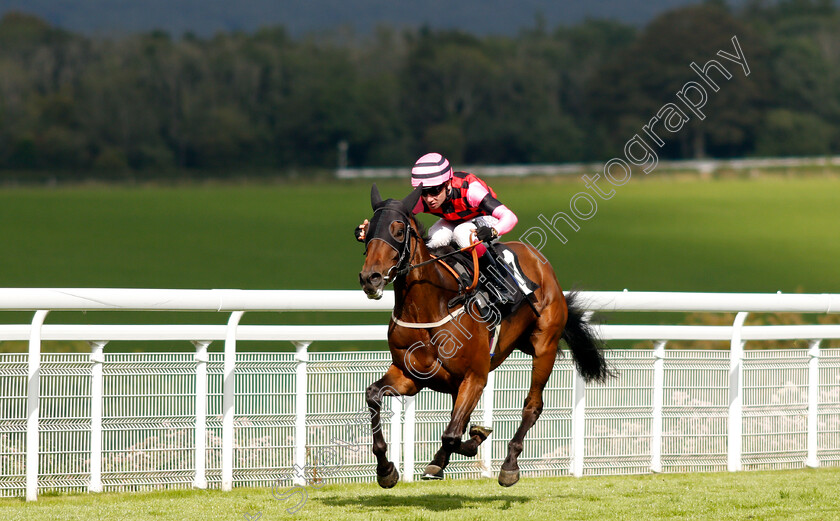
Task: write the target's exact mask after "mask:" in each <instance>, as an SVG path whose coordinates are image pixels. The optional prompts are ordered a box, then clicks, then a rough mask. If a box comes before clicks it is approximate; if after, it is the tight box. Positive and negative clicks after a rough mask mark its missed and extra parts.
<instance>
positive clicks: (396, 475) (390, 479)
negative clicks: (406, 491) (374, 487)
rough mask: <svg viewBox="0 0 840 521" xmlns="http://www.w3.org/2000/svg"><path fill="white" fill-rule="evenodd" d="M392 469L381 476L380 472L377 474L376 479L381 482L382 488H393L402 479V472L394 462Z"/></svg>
mask: <svg viewBox="0 0 840 521" xmlns="http://www.w3.org/2000/svg"><path fill="white" fill-rule="evenodd" d="M390 465H391V471H390V472H389V473H388V474H386V475H384V476H380V475H379V474H377V475H376V481H377V483H379V486H380V487H382V488H393V486H394V485H396V484H397V483H398V482H399V481H400V472H399V471H398V470H397V468H396V467H394V464H393V463H391V464H390Z"/></svg>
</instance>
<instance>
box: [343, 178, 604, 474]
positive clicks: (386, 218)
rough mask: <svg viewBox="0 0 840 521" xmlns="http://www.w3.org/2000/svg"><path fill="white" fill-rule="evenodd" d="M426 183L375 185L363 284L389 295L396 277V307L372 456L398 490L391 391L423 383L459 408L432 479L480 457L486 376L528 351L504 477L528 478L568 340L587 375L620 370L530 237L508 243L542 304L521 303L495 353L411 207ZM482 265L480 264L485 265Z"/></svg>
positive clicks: (374, 391)
mask: <svg viewBox="0 0 840 521" xmlns="http://www.w3.org/2000/svg"><path fill="white" fill-rule="evenodd" d="M420 193H421V188H420V187H418V188H416V189H415V190H414V191H412V192H411V193H410V194H409V195H408V196H407V197H405V198H404V199H402V200H394V199H387V200H385V201H383V200H382V197H381V196H380V195H379V190H378V189H377V187H376V185H375V184H374V185H373V187H372V188H371V206H372V208H373V211H374V213H373V217H371V219H370V222H369V223H368V224H367V226H366V228H365V230H364V232H365V246H366V248H365V262H364V265H363V266H362V270H361V272H360V273H359V283H360V284H361V286H362V289H363V290H364V292H365V293H366V294H367V295H368V297H369V298H373V299H378V298H381V297H382V294H383V290H384V288H385V286H386V285H387V284H388V283H391V282H393V284H394V297H395V304H394V311H393V313H392V315H391V321H390V323H389V325H388V347H389V349H390V351H391V365H390V367H389V368H388V370H387V371H386V372H385V375H384V376H382V378H380V379H379V380H377V381H376V382H374V383H373V384H371V385H370V386H369V387H368V388H367V391H366V400H367V404H368V407H369V408H370V414H371V427H372V429H373V454H374V455H375V456H376V462H377V463H376V475H377V481H378V483H379V485H380V486H381V487H383V488H391V487H393V486H394V485H396V483H397V482H398V481H399V477H400V476H399V472H398V471H397V469H396V468H395V467H394V464H393V463H391V462H390V461H388V458H387V456H386V454H387V445H386V443H385V438H384V436H383V434H382V430H381V428H380V427H381V424H380V410H381V406H382V398H383V397H384V396H414V395H416V394H417V393H418V392H420V390H421V389H424V388H430V389H432V390H434V391H437V392H441V393H446V394H449V395H451V396H452V399H453V402H454V403H453V408H452V415H451V419H450V421H449V424H448V425H447V427H446V429H445V430H444V432H443V435H442V437H441V447H440V449H439V450H438V451H437V453H436V454H435V456H434V458H433V460H432V461H431V462H430V463H429V465H428V466H427V467H426V472H425V476H424V477H428V478H442V477H443V469H444V468H446V465H447V464H448V463H449V458H450V455H451V454H452V453H453V452H454V453H457V454H462V455H464V456H467V457H472V456H475V455H476V454H477V452H478V446H479V445H480V444H481V442H483V441H484V440H485V439H486V437H487V435H489V433H490V430H489V429H487V428H483V427H478V426H476V427H473V428H472V429H470V438H469V439H468V440H466V441H463V442H462V440H461V438H462V436H463V434H464V431H465V429H466V426H467V424H468V423H469V420H470V415H471V414H472V412H473V410H474V409H475V407H476V405H477V403H478V400H479V398H480V397H481V394H482V391H483V389H484V386H485V384H486V382H487V375H488V373H489V372H490V371H492V370H494V369H495V368H496V367H498V366H499V365H500V364H501V363H502V362H504V360H505V359H506V358H507V357H508V356H509V355H510V354H511V353H512V352H513V350H514V349H519V350H520V351H523V352H525V353H527V354H528V355H530V356H532V357H533V366H532V369H531V386H530V390H529V391H528V395H527V397H526V398H525V406H524V408H523V410H522V422H521V423H520V425H519V428H518V429H517V431H516V433H515V434H514V436H513V439H511V440H510V443H508V454H507V458H506V459H505V461H504V463H503V464H502V467H501V471H500V472H499V477H498V479H499V484H500V485H502V486H511V485H514V484H515V483H516V482H517V481H519V464H518V462H517V460H518V458H519V455H520V454H521V452H522V448H523V440H524V438H525V434H526V433H527V432H528V430H529V429H530V428H531V427H532V426H533V425H534V423H535V422H536V421H537V418H539V416H540V413H541V412H542V409H543V398H542V393H543V388H544V387H545V385H546V382H548V378H549V376H550V375H551V371H552V369H553V368H554V361H555V358H556V357H557V353H558V344H559V341H560V339H561V338H562V339H564V340H565V341H566V343H567V344H568V346H569V347H570V348H571V351H572V356H573V359H574V362H575V364H576V366H577V369H578V371H579V372H580V374H581V375H582V376H583V378H584V379H586V380H587V381H591V380H596V381H603V380H605V379H606V378H607V377H608V376H610V375H611V371H610V370H609V368H608V367H607V364H606V362H605V360H604V357H603V353H602V352H601V347H602V346H601V343H600V341H599V340H598V339H597V337H596V336H595V335H594V334H593V331H592V330H591V329H590V327H589V324H588V323H587V322H586V321H585V320H584V319H583V316H582V314H581V312H580V310H578V309H576V308H575V307H574V305H573V304H574V302H573V298H570V297H564V295H563V291H562V289H561V288H560V285H559V283H558V282H557V277H556V276H555V274H554V270H553V269H552V268H551V266H550V264H549V263H548V262H547V261H546V260H545V258H544V257H542V254H540V253H539V252H538V251H537V250H535V249H533V248H532V247H531V246H529V245H526V244H523V243H521V242H508V243H505V244H506V245H507V246H508V247H509V248H510V249H512V250H513V251H514V252H515V253H516V255H517V256H518V258H519V262H520V265H521V268H522V270H523V271H524V273H525V275H526V276H527V277H528V278H530V279H531V280H532V281H534V282H536V283H537V284H539V286H540V287H539V289H538V290H537V291H536V302H535V303H534V306H533V307H529V306H520V307H519V308H518V309H517V310H516V311H515V312H514V313H513V314H511V315H510V316H508V317H507V318H505V319H504V320H503V321H502V322H501V328H500V330H499V333H498V338H497V339H496V351H495V353H494V354H493V355H492V356H491V353H490V342H491V332H492V329H493V328H492V327H491V328H488V327H487V323H486V321H485V320H482V318H481V317H480V316H476V315H477V313H473V312H470V310H469V309H467V312H464V308H465V307H468V306H469V303H467V304H464V305H462V306H461V308H459V309H458V310H453V311H451V312H450V310H449V309H448V306H447V303H448V302H449V301H450V299H452V298H453V297H455V296H457V295H458V293H459V286H458V282H457V281H456V279H455V277H454V276H453V275H452V274H451V273H450V272H449V271H448V270H447V269H445V268H444V267H443V266H442V262H436V261H435V260H434V257H433V256H432V255H431V253H430V252H429V249H428V248H427V247H426V244H425V242H424V240H423V237H422V236H421V232H420V227H419V225H418V223H417V221H416V219H415V218H414V215H413V212H412V209H413V208H414V207H415V205H416V204H417V202H418V200H419V198H420ZM476 269H477V266H476Z"/></svg>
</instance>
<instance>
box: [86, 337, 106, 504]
mask: <svg viewBox="0 0 840 521" xmlns="http://www.w3.org/2000/svg"><path fill="white" fill-rule="evenodd" d="M107 343H108V342H105V341H97V342H88V344H90V361H91V362H92V363H93V365H92V366H91V368H90V483H89V484H88V492H102V400H103V378H102V363H103V362H104V361H105V354H104V352H103V350H104V348H105V344H107Z"/></svg>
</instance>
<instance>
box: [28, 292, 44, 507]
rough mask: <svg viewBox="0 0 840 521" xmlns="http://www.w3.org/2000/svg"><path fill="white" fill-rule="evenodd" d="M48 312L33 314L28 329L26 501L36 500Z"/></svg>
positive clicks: (41, 311)
mask: <svg viewBox="0 0 840 521" xmlns="http://www.w3.org/2000/svg"><path fill="white" fill-rule="evenodd" d="M48 313H49V311H48V310H43V309H42V310H40V311H36V312H35V316H34V317H33V318H32V325H31V326H30V328H29V360H28V362H29V364H28V365H29V371H28V373H29V378H28V380H27V386H26V500H27V501H35V500H37V499H38V423H39V408H38V406H39V402H40V401H41V326H43V325H44V319H46V318H47V314H48Z"/></svg>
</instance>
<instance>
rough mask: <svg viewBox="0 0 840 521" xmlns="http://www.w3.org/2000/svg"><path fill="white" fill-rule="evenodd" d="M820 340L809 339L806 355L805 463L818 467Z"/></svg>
mask: <svg viewBox="0 0 840 521" xmlns="http://www.w3.org/2000/svg"><path fill="white" fill-rule="evenodd" d="M820 342H822V340H820V339H816V340H812V341H811V347H810V349H809V350H808V355H809V356H810V357H811V359H810V360H809V361H808V457H807V459H806V460H805V465H807V466H809V467H813V468H816V467H819V466H820V459H819V457H818V456H817V449H819V427H820V424H819V413H820V411H819V407H820Z"/></svg>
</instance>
